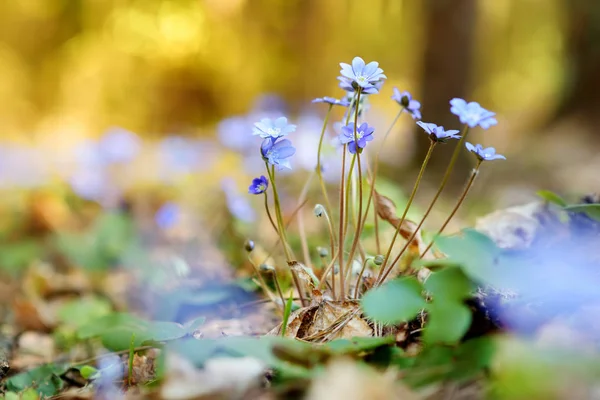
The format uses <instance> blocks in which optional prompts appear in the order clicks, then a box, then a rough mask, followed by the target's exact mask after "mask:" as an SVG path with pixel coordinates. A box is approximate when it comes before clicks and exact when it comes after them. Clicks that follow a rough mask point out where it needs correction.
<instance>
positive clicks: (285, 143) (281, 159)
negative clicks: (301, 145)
mask: <svg viewBox="0 0 600 400" xmlns="http://www.w3.org/2000/svg"><path fill="white" fill-rule="evenodd" d="M260 152H261V154H262V157H263V159H264V160H265V161H267V162H268V163H269V164H271V165H275V166H276V167H277V169H278V170H281V169H292V166H291V165H290V162H289V160H287V158H290V157H291V156H293V155H294V153H296V149H295V148H294V147H293V146H292V142H290V141H289V140H287V139H282V140H279V141H278V140H277V139H271V138H267V139H265V140H263V142H262V145H261V146H260Z"/></svg>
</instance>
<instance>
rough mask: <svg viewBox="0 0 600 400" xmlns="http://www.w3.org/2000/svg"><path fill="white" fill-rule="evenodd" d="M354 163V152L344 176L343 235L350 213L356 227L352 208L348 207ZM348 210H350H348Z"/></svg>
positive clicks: (345, 231)
mask: <svg viewBox="0 0 600 400" xmlns="http://www.w3.org/2000/svg"><path fill="white" fill-rule="evenodd" d="M355 163H356V154H354V155H353V156H352V160H351V161H350V168H349V169H348V178H346V219H345V220H344V236H346V234H347V233H348V225H349V223H348V221H349V217H350V214H352V222H353V224H354V227H355V228H356V217H355V216H354V209H351V208H350V189H349V188H350V187H351V184H352V174H353V172H354V164H355ZM348 210H350V211H348Z"/></svg>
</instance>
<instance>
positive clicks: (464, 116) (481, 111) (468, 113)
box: [450, 98, 498, 129]
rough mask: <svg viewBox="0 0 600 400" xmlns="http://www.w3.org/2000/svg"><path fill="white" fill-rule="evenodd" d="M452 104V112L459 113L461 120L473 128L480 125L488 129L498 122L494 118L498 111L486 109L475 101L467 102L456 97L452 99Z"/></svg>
mask: <svg viewBox="0 0 600 400" xmlns="http://www.w3.org/2000/svg"><path fill="white" fill-rule="evenodd" d="M450 105H451V106H452V107H450V112H451V113H452V114H455V115H457V116H458V117H459V118H460V122H462V123H463V124H467V125H469V127H471V128H474V127H476V126H477V125H479V126H481V127H482V128H483V129H488V128H489V127H490V126H494V125H496V124H497V123H498V121H497V120H496V118H494V115H496V113H493V112H491V111H488V110H486V109H485V108H483V107H481V106H480V105H479V103H476V102H474V101H472V102H470V103H467V102H466V101H465V100H463V99H459V98H454V99H452V100H450Z"/></svg>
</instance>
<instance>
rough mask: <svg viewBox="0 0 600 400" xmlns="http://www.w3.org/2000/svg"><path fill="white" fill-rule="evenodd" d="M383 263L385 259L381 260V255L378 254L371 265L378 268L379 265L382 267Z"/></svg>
mask: <svg viewBox="0 0 600 400" xmlns="http://www.w3.org/2000/svg"><path fill="white" fill-rule="evenodd" d="M384 261H385V259H384V258H383V256H382V255H381V254H378V255H376V256H375V258H374V259H373V264H375V265H377V266H379V265H382V264H383V262H384Z"/></svg>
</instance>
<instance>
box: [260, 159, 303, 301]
mask: <svg viewBox="0 0 600 400" xmlns="http://www.w3.org/2000/svg"><path fill="white" fill-rule="evenodd" d="M266 166H267V173H268V174H269V178H270V179H271V187H272V188H273V198H274V201H275V214H276V216H277V224H278V226H279V238H280V239H281V243H282V245H283V251H284V253H285V258H286V260H287V262H288V265H289V264H291V263H292V261H293V257H292V254H291V252H290V249H289V244H288V241H287V237H286V234H285V225H284V223H283V217H282V215H281V203H280V201H279V194H278V192H277V184H276V183H275V166H274V165H273V166H272V167H271V168H269V164H266ZM291 272H292V278H293V280H294V286H296V290H298V296H299V297H300V302H301V304H302V305H303V306H304V305H305V301H304V295H303V294H302V286H301V285H300V281H299V280H298V277H297V276H296V274H295V273H294V271H293V270H292V271H291Z"/></svg>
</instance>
